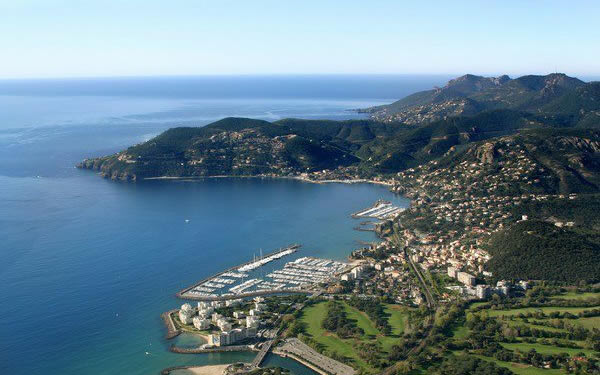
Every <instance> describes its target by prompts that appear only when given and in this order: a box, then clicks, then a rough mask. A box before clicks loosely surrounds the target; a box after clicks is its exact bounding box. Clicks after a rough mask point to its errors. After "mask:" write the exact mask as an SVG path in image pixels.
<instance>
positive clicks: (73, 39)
mask: <svg viewBox="0 0 600 375" xmlns="http://www.w3.org/2000/svg"><path fill="white" fill-rule="evenodd" d="M599 17H600V1H585V0H581V1H566V0H562V1H551V0H546V1H534V0H530V1H528V0H519V1H512V0H502V1H493V0H489V1H488V0H478V1H460V0H454V1H400V0H396V1H385V0H371V1H366V0H364V1H353V0H339V1H334V0H318V1H313V0H298V1H292V0H285V1H284V0H240V1H229V0H213V1H204V0H170V1H165V0H160V1H155V0H97V1H88V0H0V78H37V77H44V78H45V77H102V76H153V75H213V74H234V75H235V74H464V73H473V74H487V75H497V74H504V73H506V74H510V75H511V76H512V75H519V74H546V73H551V72H555V71H558V72H565V73H567V74H570V75H575V76H598V75H600V64H599V63H598V62H599V61H600V48H599V46H600V27H598V19H599Z"/></svg>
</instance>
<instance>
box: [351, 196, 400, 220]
mask: <svg viewBox="0 0 600 375" xmlns="http://www.w3.org/2000/svg"><path fill="white" fill-rule="evenodd" d="M404 210H405V208H402V207H398V206H395V205H393V204H392V203H391V202H388V201H384V200H378V201H377V202H375V204H374V205H373V206H371V207H369V208H367V209H364V210H362V211H359V212H356V213H354V214H352V217H353V218H364V217H370V218H375V219H379V220H389V219H393V218H394V217H396V216H397V215H398V214H399V213H401V212H403V211H404Z"/></svg>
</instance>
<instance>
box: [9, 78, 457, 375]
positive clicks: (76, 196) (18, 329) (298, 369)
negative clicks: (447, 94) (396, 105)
mask: <svg viewBox="0 0 600 375" xmlns="http://www.w3.org/2000/svg"><path fill="white" fill-rule="evenodd" d="M446 78H447V77H406V76H404V77H403V76H396V77H388V79H387V80H386V79H383V78H382V77H345V78H343V77H332V78H329V79H328V78H327V77H304V78H303V79H300V78H299V77H283V78H281V79H280V82H279V84H275V83H277V82H276V81H273V79H274V78H273V77H253V78H252V79H250V78H248V77H246V78H238V80H237V81H236V80H235V79H234V78H231V77H227V78H222V79H221V81H219V80H218V79H214V78H210V79H209V78H194V79H190V80H189V82H188V81H185V80H182V79H181V78H180V79H172V80H169V79H155V80H151V79H146V80H142V79H130V80H126V79H121V80H115V81H110V80H103V81H95V80H83V81H82V80H71V81H51V80H48V81H10V82H6V81H5V82H0V239H1V241H0V255H2V262H0V316H1V317H2V319H0V337H1V338H2V340H1V342H0V372H1V373H11V374H28V375H33V374H44V375H48V374H60V375H63V374H155V373H158V371H159V370H160V369H162V368H164V367H168V366H172V365H183V364H216V363H226V362H231V361H244V360H248V359H249V358H251V357H252V354H248V353H223V354H212V355H195V356H194V355H192V356H190V355H187V356H186V355H175V354H172V353H170V352H168V350H167V348H168V346H169V345H170V343H168V342H166V341H165V340H164V339H163V335H164V328H163V326H162V323H161V320H160V317H159V315H160V313H161V312H162V311H165V310H167V309H170V308H173V307H175V306H178V305H180V304H181V303H182V301H181V300H178V299H176V298H175V297H174V293H175V292H176V291H177V290H179V289H180V288H182V287H184V286H187V285H189V284H191V283H193V282H194V281H196V280H198V279H201V278H203V277H204V276H207V275H209V274H211V273H214V272H215V271H218V270H220V269H222V268H224V267H228V266H231V265H234V264H237V263H240V262H242V261H246V260H248V259H249V258H250V257H251V256H252V253H253V252H257V251H258V250H259V249H263V250H265V251H270V250H272V249H275V248H278V247H280V246H284V245H287V244H289V243H293V242H299V243H301V244H302V245H303V248H302V249H301V251H300V252H299V253H298V256H304V255H313V256H320V257H328V258H335V259H343V258H344V257H345V256H346V255H347V254H348V253H349V252H350V251H351V250H353V249H355V248H357V247H359V244H358V243H357V241H359V240H362V241H369V240H373V239H374V237H373V235H372V234H371V233H365V232H357V231H354V230H353V229H352V228H353V227H354V226H355V225H356V224H357V222H356V221H354V220H353V219H351V218H350V217H349V214H350V213H352V212H354V211H357V210H358V209H360V208H363V207H366V206H368V205H370V204H372V203H373V201H374V200H376V199H379V198H386V199H394V200H396V201H398V202H399V203H400V204H406V201H405V200H403V199H402V198H397V197H393V196H392V195H391V194H390V193H389V192H388V191H387V190H386V189H385V188H382V187H377V186H371V185H343V184H330V185H313V184H305V183H301V182H297V181H286V180H261V179H214V180H210V179H209V180H205V181H199V182H159V181H155V182H148V183H139V184H127V183H116V182H111V181H107V180H104V179H101V178H99V177H97V176H96V175H95V174H94V173H92V172H90V171H81V170H77V169H74V168H73V165H74V164H75V163H76V162H78V161H79V160H81V159H83V158H84V157H88V156H94V155H103V154H107V153H111V152H115V151H117V150H119V149H121V148H123V147H126V146H128V145H131V144H133V143H136V142H141V141H143V140H145V139H149V138H150V137H152V136H153V135H156V134H158V133H160V132H161V131H163V130H165V129H167V128H169V127H172V126H177V125H188V126H189V125H195V126H201V125H204V124H206V123H209V122H211V121H213V120H216V119H219V118H221V117H224V116H248V117H255V118H263V119H271V120H274V119H278V118H283V117H304V118H333V119H342V118H355V117H357V116H358V115H356V114H354V113H352V112H348V111H347V109H351V108H357V107H362V106H367V105H372V104H380V103H384V102H389V101H390V99H392V98H396V97H401V96H403V95H406V94H408V93H410V92H413V91H417V90H421V89H425V88H428V87H431V86H432V85H434V84H438V85H439V84H442V83H443V82H444V81H445V80H446ZM186 82H187V83H186ZM211 90H212V92H213V93H214V95H213V96H212V97H211ZM161 93H162V95H161ZM361 93H363V94H365V93H366V94H365V95H362V96H361ZM378 93H379V94H378ZM394 93H397V94H394ZM186 219H187V220H189V222H188V223H186V221H185V220H186ZM176 340H178V341H179V342H180V343H181V344H186V342H187V343H189V339H188V338H186V337H181V338H178V339H176ZM146 352H148V353H149V354H146ZM267 363H269V364H273V365H275V364H276V365H284V366H286V367H290V368H291V369H292V371H293V372H294V373H295V374H305V373H310V371H309V370H307V369H305V368H303V367H302V366H300V365H298V364H296V363H294V362H291V361H289V360H285V359H282V358H279V357H276V356H271V357H269V359H268V361H267Z"/></svg>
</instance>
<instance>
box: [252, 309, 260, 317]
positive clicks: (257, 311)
mask: <svg viewBox="0 0 600 375" xmlns="http://www.w3.org/2000/svg"><path fill="white" fill-rule="evenodd" d="M260 313H261V312H260V310H256V309H251V310H250V312H249V314H250V316H259V315H260Z"/></svg>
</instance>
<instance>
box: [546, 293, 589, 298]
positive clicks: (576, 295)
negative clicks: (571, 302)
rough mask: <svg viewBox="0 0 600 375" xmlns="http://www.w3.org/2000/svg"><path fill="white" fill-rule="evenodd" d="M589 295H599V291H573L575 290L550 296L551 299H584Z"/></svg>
mask: <svg viewBox="0 0 600 375" xmlns="http://www.w3.org/2000/svg"><path fill="white" fill-rule="evenodd" d="M590 297H600V293H591V292H590V293H575V292H567V293H565V294H559V295H556V296H552V297H550V298H551V299H585V298H590Z"/></svg>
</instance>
